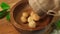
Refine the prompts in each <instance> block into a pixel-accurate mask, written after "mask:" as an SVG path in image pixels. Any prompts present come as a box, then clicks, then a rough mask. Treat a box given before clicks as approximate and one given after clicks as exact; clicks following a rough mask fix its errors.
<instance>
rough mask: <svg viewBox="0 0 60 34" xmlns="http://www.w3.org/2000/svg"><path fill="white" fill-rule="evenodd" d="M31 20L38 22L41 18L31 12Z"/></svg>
mask: <svg viewBox="0 0 60 34" xmlns="http://www.w3.org/2000/svg"><path fill="white" fill-rule="evenodd" d="M31 18H33V20H35V21H38V20H39V19H40V16H39V15H37V14H36V13H34V12H31Z"/></svg>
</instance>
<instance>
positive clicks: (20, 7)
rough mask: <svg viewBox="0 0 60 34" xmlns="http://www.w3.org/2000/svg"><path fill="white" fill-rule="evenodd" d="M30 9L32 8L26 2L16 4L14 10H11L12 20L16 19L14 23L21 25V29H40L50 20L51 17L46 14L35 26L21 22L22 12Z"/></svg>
mask: <svg viewBox="0 0 60 34" xmlns="http://www.w3.org/2000/svg"><path fill="white" fill-rule="evenodd" d="M31 11H33V10H32V8H31V7H30V6H29V4H28V3H22V4H19V5H18V6H16V7H15V9H14V11H13V17H14V20H15V21H16V23H18V24H19V25H20V26H22V29H25V30H41V29H43V28H45V26H47V25H48V24H49V23H50V22H51V19H52V17H50V16H47V17H46V19H44V20H40V21H39V22H37V23H38V26H37V27H36V28H32V29H31V28H29V27H28V24H27V23H24V24H23V23H22V22H21V20H20V17H21V15H22V12H28V13H30V12H31Z"/></svg>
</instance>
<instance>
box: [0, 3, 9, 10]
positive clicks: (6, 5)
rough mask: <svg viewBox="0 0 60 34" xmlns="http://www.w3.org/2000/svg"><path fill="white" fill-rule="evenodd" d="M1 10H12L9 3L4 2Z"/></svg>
mask: <svg viewBox="0 0 60 34" xmlns="http://www.w3.org/2000/svg"><path fill="white" fill-rule="evenodd" d="M1 8H2V9H3V10H8V9H9V8H10V6H9V5H8V4H7V3H4V2H2V3H1Z"/></svg>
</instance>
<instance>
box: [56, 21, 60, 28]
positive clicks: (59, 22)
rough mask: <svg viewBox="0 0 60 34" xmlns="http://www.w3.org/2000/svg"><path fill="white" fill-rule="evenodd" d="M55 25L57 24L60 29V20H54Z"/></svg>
mask: <svg viewBox="0 0 60 34" xmlns="http://www.w3.org/2000/svg"><path fill="white" fill-rule="evenodd" d="M56 26H57V28H58V29H60V20H58V21H57V22H56Z"/></svg>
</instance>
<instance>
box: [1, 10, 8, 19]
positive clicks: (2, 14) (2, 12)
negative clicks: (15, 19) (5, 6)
mask: <svg viewBox="0 0 60 34" xmlns="http://www.w3.org/2000/svg"><path fill="white" fill-rule="evenodd" d="M6 15H7V10H2V11H0V19H2V18H3V17H5V16H6Z"/></svg>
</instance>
